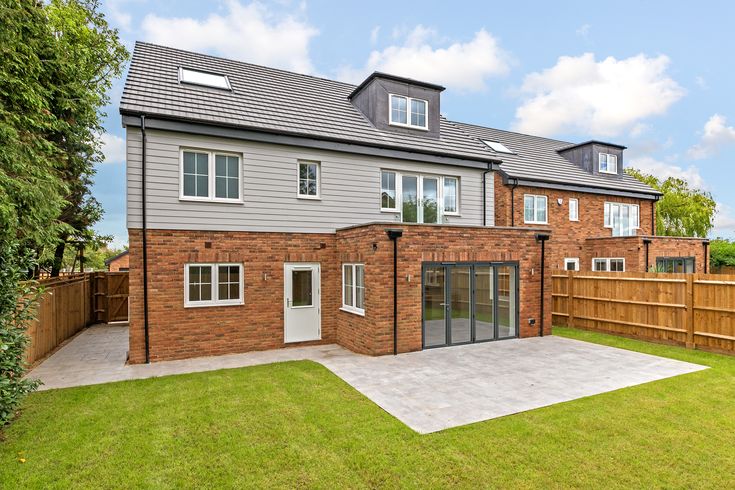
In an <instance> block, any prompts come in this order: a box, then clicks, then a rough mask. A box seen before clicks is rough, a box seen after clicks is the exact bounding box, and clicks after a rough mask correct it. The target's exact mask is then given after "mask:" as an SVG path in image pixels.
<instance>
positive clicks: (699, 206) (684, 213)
mask: <svg viewBox="0 0 735 490" xmlns="http://www.w3.org/2000/svg"><path fill="white" fill-rule="evenodd" d="M625 172H626V173H627V174H628V175H632V176H633V177H635V178H636V179H638V180H640V181H641V182H643V183H644V184H648V185H649V186H651V187H653V188H654V189H656V190H657V191H660V192H661V193H662V194H663V197H662V198H661V199H660V200H659V201H658V202H657V203H656V234H657V235H664V236H692V237H705V236H707V234H708V233H709V232H710V231H711V230H712V228H713V227H714V217H715V212H716V203H715V200H714V199H712V195H711V194H710V193H709V192H707V191H703V190H701V189H696V188H693V187H690V186H689V183H688V182H687V181H685V180H683V179H677V178H675V177H669V178H668V179H666V180H660V179H658V178H657V177H655V176H653V175H648V174H645V173H643V172H641V171H640V170H637V169H634V168H627V169H625Z"/></svg>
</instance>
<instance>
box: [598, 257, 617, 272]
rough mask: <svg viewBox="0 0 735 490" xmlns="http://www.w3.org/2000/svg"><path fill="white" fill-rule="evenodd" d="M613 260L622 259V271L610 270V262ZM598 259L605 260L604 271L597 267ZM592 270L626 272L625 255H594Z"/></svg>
mask: <svg viewBox="0 0 735 490" xmlns="http://www.w3.org/2000/svg"><path fill="white" fill-rule="evenodd" d="M613 260H621V261H622V262H623V270H622V271H611V270H610V262H611V261H613ZM597 261H604V262H605V268H606V269H605V270H604V271H598V270H597V269H595V262H597ZM592 271H593V272H625V258H624V257H594V258H593V259H592Z"/></svg>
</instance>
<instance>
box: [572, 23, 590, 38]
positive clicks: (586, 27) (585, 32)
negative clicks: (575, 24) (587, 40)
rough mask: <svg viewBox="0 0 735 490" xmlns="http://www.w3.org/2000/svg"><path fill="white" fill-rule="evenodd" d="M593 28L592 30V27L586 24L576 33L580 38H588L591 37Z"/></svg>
mask: <svg viewBox="0 0 735 490" xmlns="http://www.w3.org/2000/svg"><path fill="white" fill-rule="evenodd" d="M591 28H592V26H591V25H589V24H584V25H582V26H580V27H579V28H578V29H577V31H576V33H577V35H578V36H579V37H587V36H588V35H589V33H590V29H591Z"/></svg>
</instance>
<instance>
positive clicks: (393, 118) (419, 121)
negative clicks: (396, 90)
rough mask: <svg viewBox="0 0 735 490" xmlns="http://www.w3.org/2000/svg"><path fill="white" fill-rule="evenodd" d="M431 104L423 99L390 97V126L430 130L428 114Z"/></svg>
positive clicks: (399, 96) (400, 96)
mask: <svg viewBox="0 0 735 490" xmlns="http://www.w3.org/2000/svg"><path fill="white" fill-rule="evenodd" d="M428 106H429V103H428V102H427V101H425V100H422V99H414V98H411V97H404V96H402V95H392V94H391V95H390V108H389V113H390V124H393V125H396V126H408V127H412V128H418V129H429V125H428V123H427V119H426V114H427V112H428Z"/></svg>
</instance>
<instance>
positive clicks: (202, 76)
mask: <svg viewBox="0 0 735 490" xmlns="http://www.w3.org/2000/svg"><path fill="white" fill-rule="evenodd" d="M179 82H180V83H190V84H192V85H204V86H205V87H214V88H221V89H225V90H231V89H232V88H231V87H230V80H229V79H228V78H227V77H226V76H225V75H217V74H215V73H207V72H204V71H198V70H191V69H189V68H179Z"/></svg>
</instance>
